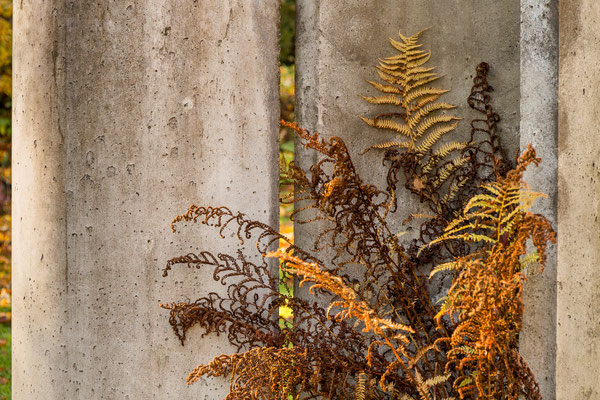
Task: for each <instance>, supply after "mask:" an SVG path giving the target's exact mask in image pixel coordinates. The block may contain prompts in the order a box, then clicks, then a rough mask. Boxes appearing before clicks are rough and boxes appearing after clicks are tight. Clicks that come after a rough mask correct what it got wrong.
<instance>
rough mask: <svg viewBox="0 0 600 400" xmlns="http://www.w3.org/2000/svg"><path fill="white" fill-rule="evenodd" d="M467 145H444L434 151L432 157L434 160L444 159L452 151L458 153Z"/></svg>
mask: <svg viewBox="0 0 600 400" xmlns="http://www.w3.org/2000/svg"><path fill="white" fill-rule="evenodd" d="M468 145H469V143H467V142H450V143H446V144H445V145H443V146H442V147H440V148H439V149H438V150H436V151H435V152H434V153H433V155H434V157H435V158H438V159H442V158H446V157H447V156H448V155H449V154H450V153H451V152H453V151H460V150H463V149H464V148H466V147H467V146H468Z"/></svg>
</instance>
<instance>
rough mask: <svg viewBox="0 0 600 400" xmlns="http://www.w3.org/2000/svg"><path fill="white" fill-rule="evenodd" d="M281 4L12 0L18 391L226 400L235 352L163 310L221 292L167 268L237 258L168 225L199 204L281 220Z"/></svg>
mask: <svg viewBox="0 0 600 400" xmlns="http://www.w3.org/2000/svg"><path fill="white" fill-rule="evenodd" d="M278 10H279V3H278V1H276V0H270V1H266V2H262V1H261V2H259V1H256V2H254V1H252V2H248V1H242V0H226V1H222V0H219V1H216V0H215V1H212V0H211V1H202V2H198V1H188V2H183V3H181V2H178V1H166V2H165V1H155V0H131V1H118V2H115V1H108V0H103V1H97V2H64V1H54V0H51V1H44V2H39V1H27V0H23V1H21V2H16V3H15V71H16V72H15V80H14V93H15V103H14V104H15V105H14V107H15V110H14V111H15V124H14V143H15V146H14V174H15V175H14V176H15V181H16V182H17V183H16V184H15V192H14V205H15V207H14V220H15V221H16V223H15V235H14V246H15V247H14V255H15V258H14V287H15V292H14V299H15V301H14V303H15V305H14V307H15V309H14V315H15V319H14V322H13V329H14V331H13V332H14V338H15V340H14V346H15V348H14V354H15V356H14V375H13V377H14V383H13V388H14V396H15V398H19V399H39V398H53V399H96V398H98V399H99V398H106V399H148V398H156V399H167V398H169V399H170V398H173V399H174V398H177V399H201V398H204V399H217V398H223V397H224V394H225V393H226V387H227V383H226V381H225V380H218V379H210V380H208V381H206V382H199V383H197V384H196V385H194V386H192V387H189V388H188V387H186V385H185V377H186V376H187V373H188V372H189V371H191V369H193V368H194V367H195V366H196V365H197V364H199V363H201V362H208V361H210V360H211V359H212V357H214V356H216V355H218V354H221V353H223V352H231V351H232V350H233V349H231V348H230V347H229V346H228V345H227V339H226V338H225V337H224V336H220V337H216V336H210V337H205V338H203V339H201V338H200V337H199V335H198V334H197V333H199V332H200V331H199V330H197V331H195V332H191V334H190V340H189V342H188V343H187V345H186V346H185V347H182V346H181V345H180V344H179V342H178V340H177V338H176V337H175V336H174V335H173V333H172V331H171V328H170V326H169V325H168V313H167V312H166V311H165V310H162V309H160V308H159V307H158V303H159V302H165V301H172V300H183V299H186V298H188V299H189V298H192V299H194V298H195V297H196V296H198V297H199V296H200V295H202V294H206V293H208V292H209V291H215V290H216V291H219V290H221V291H222V290H225V288H224V287H223V286H222V285H221V284H220V283H215V282H213V281H212V271H201V272H195V271H191V270H187V269H181V270H179V271H175V272H174V273H173V274H171V275H170V277H169V278H168V279H166V280H165V279H163V278H162V277H161V269H162V267H163V266H164V263H165V262H166V260H167V259H168V258H170V257H172V256H176V255H179V254H182V253H183V254H185V253H187V252H190V251H196V250H198V249H202V250H210V249H227V250H229V251H231V250H232V249H233V247H234V246H235V245H236V242H235V241H234V240H231V241H227V240H226V241H222V240H220V239H218V235H217V233H216V232H214V231H211V230H210V229H207V228H206V227H204V229H202V228H200V227H199V226H198V227H191V228H190V229H188V230H187V232H184V233H182V234H178V235H172V234H171V232H170V227H169V223H170V221H171V219H172V218H173V217H174V216H175V215H176V214H178V213H181V212H183V211H185V210H186V209H187V207H188V205H189V204H190V203H192V202H193V203H195V204H198V205H200V204H207V205H208V204H211V205H228V206H229V207H230V208H232V209H239V210H244V211H247V212H248V213H249V214H250V215H251V216H253V217H255V218H257V219H260V220H262V221H264V222H267V223H269V224H277V210H278V208H277V198H278V187H277V179H278V155H277V150H278V125H277V119H278V117H279V111H278V110H279V108H278V107H279V105H278V104H279V103H278V102H279V99H278V97H279V82H278V57H279V52H278V22H279V14H278Z"/></svg>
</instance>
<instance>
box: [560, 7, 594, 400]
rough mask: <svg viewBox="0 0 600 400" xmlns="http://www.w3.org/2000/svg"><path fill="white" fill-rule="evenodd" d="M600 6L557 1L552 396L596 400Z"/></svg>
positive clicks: (564, 399) (561, 399) (561, 398)
mask: <svg viewBox="0 0 600 400" xmlns="http://www.w3.org/2000/svg"><path fill="white" fill-rule="evenodd" d="M599 26H600V5H599V4H598V2H597V1H596V0H569V1H560V2H559V33H560V49H559V71H560V72H559V92H558V95H559V97H558V99H559V103H558V104H559V108H558V109H559V112H558V122H559V123H558V127H559V130H558V151H559V153H558V154H559V156H558V166H559V169H558V171H559V173H558V273H557V275H558V289H557V347H558V350H557V355H556V364H557V373H556V391H557V399H560V400H567V399H598V398H600V386H599V385H598V382H600V368H598V360H599V359H600V268H599V267H598V265H599V264H600V234H599V229H600V224H599V223H598V216H599V213H600V161H599V160H598V154H600V139H599V137H600V128H599V127H600V117H599V113H598V99H599V98H600V68H599V61H598V60H599V57H600V28H599Z"/></svg>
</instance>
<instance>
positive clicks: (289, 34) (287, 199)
mask: <svg viewBox="0 0 600 400" xmlns="http://www.w3.org/2000/svg"><path fill="white" fill-rule="evenodd" d="M295 18H296V2H295V0H281V24H280V31H281V33H280V46H281V52H280V56H279V61H280V74H281V75H280V77H281V78H280V79H281V80H280V86H279V100H280V110H281V115H280V117H281V118H280V119H283V120H286V121H295V119H296V116H295V114H294V105H295V99H296V98H295V68H294V60H295V40H296V37H295V36H296V26H295ZM279 153H280V158H281V159H282V160H284V161H285V162H286V163H289V162H290V161H293V160H294V135H293V132H291V131H290V130H289V129H286V128H280V131H279ZM293 195H294V186H293V185H290V184H286V183H285V182H280V189H279V197H280V199H284V202H283V203H282V202H281V201H280V203H279V232H281V233H282V234H283V235H285V236H287V237H288V238H290V239H291V240H293V239H294V223H293V222H292V221H291V219H290V215H291V214H292V211H294V205H293V203H292V202H291V200H292V198H293ZM290 203H292V204H290ZM279 244H280V246H285V245H286V243H285V242H284V241H281V242H280V243H279ZM279 282H280V285H279V289H280V291H281V292H282V293H285V294H287V295H293V287H294V282H293V280H292V279H291V278H290V277H289V276H285V275H284V274H283V273H282V271H281V270H280V275H279ZM279 315H280V316H281V317H283V318H284V319H285V322H282V323H286V324H291V323H292V319H293V315H292V310H291V309H290V308H288V307H281V308H280V309H279Z"/></svg>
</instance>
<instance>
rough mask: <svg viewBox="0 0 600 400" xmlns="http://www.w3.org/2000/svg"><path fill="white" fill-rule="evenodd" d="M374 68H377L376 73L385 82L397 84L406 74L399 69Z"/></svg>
mask: <svg viewBox="0 0 600 400" xmlns="http://www.w3.org/2000/svg"><path fill="white" fill-rule="evenodd" d="M375 68H376V69H377V75H379V77H380V78H381V79H382V80H383V81H385V82H387V83H391V84H397V83H399V82H401V81H402V80H404V79H406V74H403V73H401V72H399V71H393V70H388V69H387V68H383V67H375Z"/></svg>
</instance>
